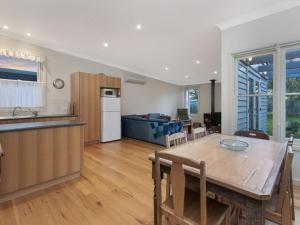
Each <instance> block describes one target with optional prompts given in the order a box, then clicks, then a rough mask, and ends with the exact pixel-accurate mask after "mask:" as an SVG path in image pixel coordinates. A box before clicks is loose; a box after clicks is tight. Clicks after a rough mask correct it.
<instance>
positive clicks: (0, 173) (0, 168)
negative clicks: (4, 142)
mask: <svg viewBox="0 0 300 225" xmlns="http://www.w3.org/2000/svg"><path fill="white" fill-rule="evenodd" d="M2 157H4V151H3V148H2V146H1V144H0V182H1V175H2Z"/></svg>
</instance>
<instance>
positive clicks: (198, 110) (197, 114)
mask: <svg viewBox="0 0 300 225" xmlns="http://www.w3.org/2000/svg"><path fill="white" fill-rule="evenodd" d="M191 90H195V91H196V92H197V93H198V98H197V113H191V112H190V98H189V92H190V91H191ZM186 107H187V108H188V113H189V115H190V116H192V117H195V116H199V115H200V90H199V88H197V87H189V88H187V89H186Z"/></svg>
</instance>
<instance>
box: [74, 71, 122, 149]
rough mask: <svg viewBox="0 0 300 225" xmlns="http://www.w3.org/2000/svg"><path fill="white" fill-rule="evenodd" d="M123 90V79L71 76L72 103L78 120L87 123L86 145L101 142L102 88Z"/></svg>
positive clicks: (81, 75) (83, 74) (91, 75)
mask: <svg viewBox="0 0 300 225" xmlns="http://www.w3.org/2000/svg"><path fill="white" fill-rule="evenodd" d="M101 87H107V88H121V78H118V77H111V76H106V75H104V74H91V73H84V72H77V73H73V74H72V75H71V102H72V103H73V104H74V114H76V115H78V120H79V121H81V122H85V123H86V125H85V127H84V141H85V144H93V143H97V142H99V138H100V112H101V110H100V88H101Z"/></svg>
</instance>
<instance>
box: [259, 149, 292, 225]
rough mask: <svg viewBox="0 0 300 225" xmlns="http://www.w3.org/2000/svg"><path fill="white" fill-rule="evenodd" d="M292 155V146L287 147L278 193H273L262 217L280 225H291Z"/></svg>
mask: <svg viewBox="0 0 300 225" xmlns="http://www.w3.org/2000/svg"><path fill="white" fill-rule="evenodd" d="M293 157H294V153H293V150H292V146H290V145H287V151H286V154H285V160H284V164H283V172H282V174H281V180H280V184H279V193H274V194H273V196H272V199H271V200H270V201H268V202H267V203H266V210H265V213H264V217H265V219H266V220H269V221H271V222H273V223H277V224H280V225H292V221H293V218H292V217H293V215H292V214H293V213H292V197H291V192H290V185H291V179H290V178H291V177H290V175H291V168H292V162H293Z"/></svg>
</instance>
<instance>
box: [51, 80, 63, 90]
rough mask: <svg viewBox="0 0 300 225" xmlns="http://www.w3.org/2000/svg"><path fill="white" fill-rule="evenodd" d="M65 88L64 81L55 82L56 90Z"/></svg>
mask: <svg viewBox="0 0 300 225" xmlns="http://www.w3.org/2000/svg"><path fill="white" fill-rule="evenodd" d="M64 86H65V82H64V81H63V80H62V79H59V78H57V79H55V80H54V81H53V87H55V88H56V89H62V88H63V87H64Z"/></svg>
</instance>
